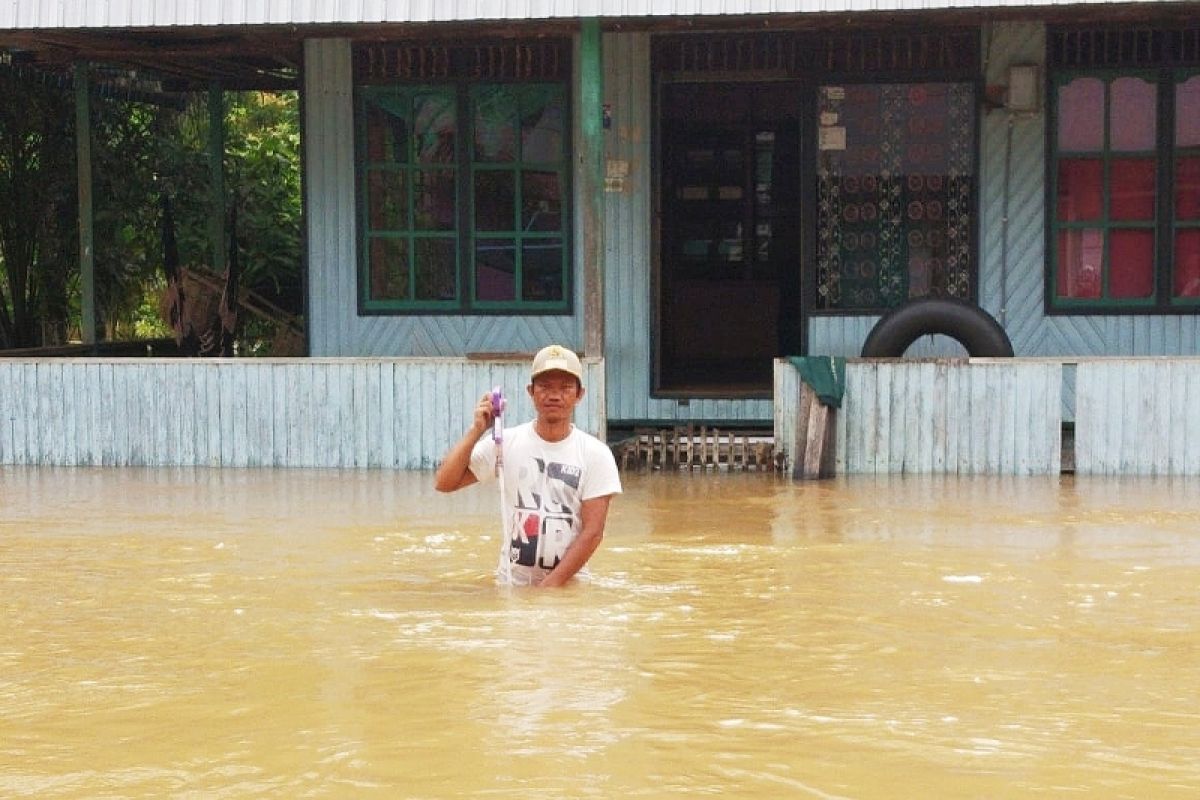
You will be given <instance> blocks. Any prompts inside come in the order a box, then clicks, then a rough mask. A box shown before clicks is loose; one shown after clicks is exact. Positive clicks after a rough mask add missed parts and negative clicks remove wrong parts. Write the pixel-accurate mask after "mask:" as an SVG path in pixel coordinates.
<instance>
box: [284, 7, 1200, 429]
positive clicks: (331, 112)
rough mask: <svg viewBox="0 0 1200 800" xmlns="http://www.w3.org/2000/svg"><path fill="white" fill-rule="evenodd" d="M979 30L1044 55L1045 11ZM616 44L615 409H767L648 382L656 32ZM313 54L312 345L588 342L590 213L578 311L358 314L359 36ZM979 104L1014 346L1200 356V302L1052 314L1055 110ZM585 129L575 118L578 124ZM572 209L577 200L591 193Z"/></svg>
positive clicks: (1001, 297) (984, 257)
mask: <svg viewBox="0 0 1200 800" xmlns="http://www.w3.org/2000/svg"><path fill="white" fill-rule="evenodd" d="M982 37H983V40H982V44H983V47H982V50H983V63H982V64H981V72H982V73H983V74H984V75H985V79H986V83H988V84H1003V83H1004V82H1005V80H1006V75H1007V69H1008V67H1009V65H1011V64H1018V63H1022V64H1028V63H1033V64H1038V65H1041V66H1044V51H1045V26H1044V25H1043V24H1042V23H1041V22H1037V21H1033V22H1003V23H994V24H989V25H985V26H984V27H983V29H982ZM603 49H604V102H605V104H607V105H608V107H609V110H610V115H611V126H610V127H609V128H608V129H607V130H606V131H605V159H606V172H607V174H608V175H609V176H610V178H611V180H610V182H609V185H608V186H607V188H606V191H605V193H604V215H605V225H604V227H605V236H604V258H605V302H604V307H605V319H604V327H605V352H604V355H605V362H606V368H607V385H608V393H607V398H606V401H607V416H608V418H609V419H610V420H611V421H614V422H619V421H623V420H631V421H632V420H661V421H664V422H675V421H680V422H683V421H688V420H716V421H721V420H724V421H729V422H737V421H750V420H753V421H769V420H771V419H772V413H773V412H772V403H771V401H770V400H705V399H691V400H689V401H686V402H680V401H678V400H674V399H663V398H655V397H652V396H651V365H652V359H653V347H654V341H653V339H652V331H653V308H654V303H653V295H652V291H653V286H652V282H651V276H652V274H653V252H652V250H653V234H654V224H655V219H654V209H653V208H652V206H651V199H652V163H651V157H652V153H651V128H652V119H653V116H652V113H651V96H652V92H651V75H650V35H649V34H648V33H608V34H605V35H604V37H603ZM305 52H306V61H305V78H306V84H305V86H306V96H305V117H304V121H305V145H306V146H305V158H306V164H305V167H306V184H305V192H306V201H307V211H308V219H309V242H308V257H309V280H310V295H311V297H310V330H311V338H312V352H313V355H347V356H350V355H378V356H392V355H394V356H423V355H431V356H432V355H462V354H465V353H470V352H480V351H483V352H492V351H531V350H534V349H536V348H537V347H539V346H541V345H542V344H544V343H545V342H547V341H551V340H553V341H560V342H563V343H565V344H568V345H571V346H574V347H577V348H581V347H582V345H583V316H582V308H583V299H582V290H583V286H582V284H583V281H582V274H581V272H580V270H579V265H580V264H581V263H582V259H581V258H580V253H579V243H580V241H581V238H582V237H581V236H579V235H578V230H579V227H578V226H579V219H578V217H577V219H576V229H577V235H576V237H575V249H576V252H575V256H576V257H575V263H576V274H575V308H576V311H575V313H574V314H572V315H569V316H552V317H445V316H437V317H419V316H414V317H359V316H357V313H356V302H355V289H356V277H355V253H354V223H355V217H354V186H353V183H354V160H353V152H352V146H351V144H352V142H353V135H352V134H353V131H352V120H353V114H352V111H353V109H352V85H351V79H350V45H349V42H348V41H346V40H310V41H309V42H307V44H306V51H305ZM576 58H577V56H576ZM576 113H578V112H576ZM980 113H981V119H980V149H979V153H980V162H979V172H980V180H981V188H980V192H979V203H980V207H979V214H978V219H979V223H978V224H979V226H980V227H979V263H980V271H979V297H980V302H981V304H982V306H983V307H984V308H985V309H987V310H988V311H989V312H990V313H991V314H993V315H994V316H996V317H997V319H999V320H1001V322H1002V323H1003V324H1004V326H1005V328H1006V329H1007V330H1008V332H1009V335H1010V337H1011V338H1012V340H1013V345H1014V348H1015V350H1016V353H1017V355H1018V356H1049V357H1062V358H1065V359H1070V358H1072V357H1086V356H1094V355H1193V354H1200V316H1060V317H1047V316H1046V314H1045V313H1044V307H1043V306H1044V264H1045V223H1044V214H1045V205H1044V203H1045V195H1044V181H1045V178H1044V175H1045V124H1046V120H1045V115H1044V113H1043V112H1041V111H1038V112H1036V113H1034V114H1031V115H1027V116H1013V115H1010V114H1009V112H1007V111H1004V110H993V111H990V112H985V111H982V110H981V112H980ZM577 123H578V121H577ZM579 129H580V126H579V125H578V124H576V125H575V131H576V136H578V131H579ZM1010 135H1011V143H1010V141H1009V137H1010ZM1006 176H1007V181H1006V180H1005V178H1006ZM577 186H578V182H577ZM1006 186H1007V222H1006V220H1005V208H1006V198H1005V187H1006ZM575 207H576V209H577V210H578V207H579V204H578V203H576V204H575ZM876 320H877V317H875V316H848V317H814V318H812V319H811V320H810V321H809V326H808V336H809V352H810V353H814V354H826V355H846V356H854V355H857V354H858V352H859V350H860V348H861V346H862V342H863V340H864V339H865V338H866V335H867V333H868V331H869V330H870V329H871V326H872V325H874V323H875V322H876ZM909 354H910V355H913V356H922V357H925V356H956V355H963V354H964V351H963V350H962V348H961V347H960V346H959V345H958V344H957V343H956V342H954V341H952V340H949V339H946V338H945V337H927V338H926V339H923V340H922V341H920V342H918V343H917V344H915V345H914V346H913V348H911V349H910V351H909ZM1072 377H1073V376H1072ZM1073 395H1074V387H1073V380H1067V381H1065V384H1064V391H1063V398H1062V399H1063V403H1064V414H1065V415H1066V417H1067V418H1068V419H1070V418H1071V413H1072V412H1071V409H1072V407H1073Z"/></svg>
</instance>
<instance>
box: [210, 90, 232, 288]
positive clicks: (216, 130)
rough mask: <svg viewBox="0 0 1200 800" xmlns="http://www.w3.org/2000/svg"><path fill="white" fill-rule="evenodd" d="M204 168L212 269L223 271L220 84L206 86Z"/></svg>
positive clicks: (222, 110)
mask: <svg viewBox="0 0 1200 800" xmlns="http://www.w3.org/2000/svg"><path fill="white" fill-rule="evenodd" d="M208 170H209V175H210V186H209V192H210V195H209V196H210V198H211V200H210V202H211V203H212V211H211V216H210V217H209V220H208V225H209V228H208V235H209V241H210V242H211V243H212V270H213V272H215V273H217V274H218V275H220V274H221V273H223V272H224V271H225V253H226V248H228V246H229V245H228V244H227V243H226V241H225V93H224V92H223V91H222V90H221V84H219V83H216V82H213V83H212V84H210V85H209V87H208Z"/></svg>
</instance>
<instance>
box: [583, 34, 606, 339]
mask: <svg viewBox="0 0 1200 800" xmlns="http://www.w3.org/2000/svg"><path fill="white" fill-rule="evenodd" d="M579 115H580V141H579V148H580V152H579V154H578V157H579V161H580V164H581V165H582V186H581V187H580V190H581V191H580V201H581V203H582V206H583V207H582V208H581V209H580V211H581V214H580V224H581V225H582V227H583V230H582V231H581V234H582V236H583V240H582V244H583V246H582V253H583V329H584V351H585V352H586V353H587V354H588V355H590V356H600V355H603V354H604V338H605V337H604V54H603V39H602V36H601V30H600V20H599V19H597V18H595V17H592V18H588V19H584V20H582V22H581V23H580V29H579Z"/></svg>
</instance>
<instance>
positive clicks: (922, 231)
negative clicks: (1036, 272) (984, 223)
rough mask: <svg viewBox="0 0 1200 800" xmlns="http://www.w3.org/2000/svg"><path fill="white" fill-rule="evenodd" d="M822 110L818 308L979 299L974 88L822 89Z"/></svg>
mask: <svg viewBox="0 0 1200 800" xmlns="http://www.w3.org/2000/svg"><path fill="white" fill-rule="evenodd" d="M818 103H819V108H818V115H819V116H818V120H819V129H818V130H819V141H818V151H817V152H818V163H817V307H818V308H821V309H863V310H867V309H883V308H890V307H892V306H895V305H898V304H900V303H901V302H903V301H904V300H907V299H909V298H912V297H924V296H930V295H932V296H951V297H968V296H969V295H970V291H971V273H972V265H971V249H972V248H971V231H972V226H973V224H974V223H973V219H972V208H971V201H972V191H973V181H974V179H975V176H974V167H973V164H974V149H973V146H972V142H973V141H974V135H975V90H974V87H973V86H972V85H971V84H966V83H897V84H856V85H848V86H823V87H821V89H820V92H819V94H818Z"/></svg>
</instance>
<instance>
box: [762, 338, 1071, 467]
mask: <svg viewBox="0 0 1200 800" xmlns="http://www.w3.org/2000/svg"><path fill="white" fill-rule="evenodd" d="M799 387H800V383H799V377H798V374H797V373H796V370H795V369H794V368H793V367H792V366H791V364H790V363H789V362H787V361H786V360H777V361H776V362H775V392H776V396H775V408H776V410H775V437H776V439H775V441H776V450H777V451H778V450H780V449H783V450H784V451H785V452H786V453H787V459H788V462H789V467H788V468H789V469H790V468H791V465H790V461H791V454H792V452H793V447H792V445H791V443H793V442H794V441H795V438H796V436H797V435H798V431H797V430H796V427H795V426H796V423H795V417H796V413H797V411H798V409H799V394H800V393H799ZM1061 387H1062V367H1061V365H1060V364H1057V363H1054V362H1049V361H1019V360H1007V361H1000V360H982V359H981V360H975V359H955V360H949V359H937V360H921V361H916V360H905V361H899V360H897V361H892V360H851V361H849V362H848V363H847V365H846V393H845V397H844V398H843V400H842V407H841V408H840V409H839V410H838V414H837V444H836V447H837V458H836V470H837V472H838V473H842V474H845V473H889V474H931V473H937V474H959V475H973V474H1004V475H1040V474H1055V473H1058V472H1059V471H1060V470H1061V464H1062V434H1061V429H1062V415H1061V399H1060V392H1061Z"/></svg>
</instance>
